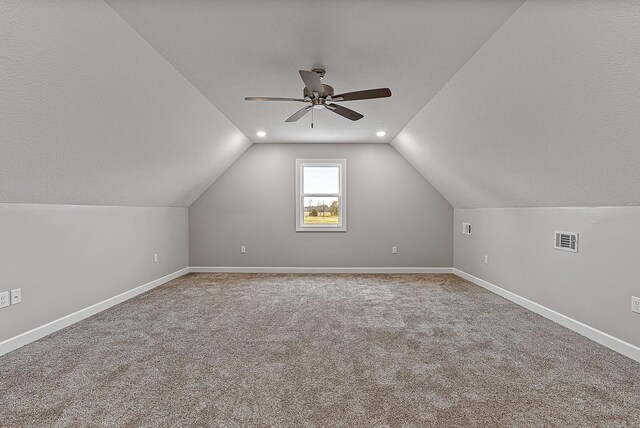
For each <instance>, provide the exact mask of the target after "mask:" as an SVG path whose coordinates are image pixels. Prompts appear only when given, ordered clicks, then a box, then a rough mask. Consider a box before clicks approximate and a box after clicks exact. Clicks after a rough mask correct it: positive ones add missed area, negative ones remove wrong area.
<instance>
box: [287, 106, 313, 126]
mask: <svg viewBox="0 0 640 428" xmlns="http://www.w3.org/2000/svg"><path fill="white" fill-rule="evenodd" d="M312 108H313V107H312V106H306V107H303V108H301V109H300V110H298V111H297V112H295V113H293V115H291V117H290V118H289V119H287V120H285V122H295V121H296V120H298V119H300V118H301V117H302V116H304V115H305V114H307V112H308V111H309V110H311V109H312Z"/></svg>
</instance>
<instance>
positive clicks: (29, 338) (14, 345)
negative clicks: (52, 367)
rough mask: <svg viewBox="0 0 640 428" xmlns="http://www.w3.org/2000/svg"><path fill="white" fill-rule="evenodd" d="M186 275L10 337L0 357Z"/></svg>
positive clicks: (181, 272) (148, 285) (0, 346)
mask: <svg viewBox="0 0 640 428" xmlns="http://www.w3.org/2000/svg"><path fill="white" fill-rule="evenodd" d="M186 273H189V268H188V267H186V268H183V269H180V270H178V271H176V272H173V273H170V274H169V275H165V276H163V277H162V278H158V279H156V280H153V281H151V282H147V283H146V284H144V285H141V286H139V287H136V288H133V289H131V290H128V291H125V292H124V293H120V294H118V295H117V296H113V297H110V298H108V299H106V300H103V301H102V302H99V303H96V304H95V305H91V306H89V307H87V308H84V309H80V310H79V311H76V312H74V313H72V314H69V315H65V316H63V317H62V318H58V319H57V320H54V321H51V322H49V323H47V324H44V325H41V326H40V327H36V328H34V329H33V330H29V331H27V332H25V333H22V334H19V335H17V336H14V337H11V338H9V339H7V340H4V341H2V342H0V355H4V354H6V353H7V352H11V351H13V350H14V349H18V348H20V347H21V346H24V345H26V344H28V343H31V342H35V341H36V340H38V339H42V338H43V337H45V336H47V335H49V334H51V333H54V332H56V331H58V330H61V329H63V328H65V327H68V326H70V325H71V324H75V323H77V322H78V321H82V320H83V319H85V318H88V317H90V316H91V315H95V314H97V313H98V312H102V311H104V310H105V309H108V308H110V307H112V306H115V305H117V304H118V303H122V302H124V301H125V300H129V299H131V298H132V297H135V296H137V295H139V294H142V293H144V292H145V291H149V290H151V289H153V288H156V287H158V286H159V285H162V284H164V283H166V282H169V281H171V280H172V279H175V278H178V277H179V276H182V275H184V274H186Z"/></svg>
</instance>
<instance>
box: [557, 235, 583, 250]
mask: <svg viewBox="0 0 640 428" xmlns="http://www.w3.org/2000/svg"><path fill="white" fill-rule="evenodd" d="M555 248H556V249H557V250H564V251H572V252H574V253H577V252H578V234H577V233H574V232H558V231H556V239H555Z"/></svg>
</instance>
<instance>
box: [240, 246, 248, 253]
mask: <svg viewBox="0 0 640 428" xmlns="http://www.w3.org/2000/svg"><path fill="white" fill-rule="evenodd" d="M240 254H247V246H246V245H240Z"/></svg>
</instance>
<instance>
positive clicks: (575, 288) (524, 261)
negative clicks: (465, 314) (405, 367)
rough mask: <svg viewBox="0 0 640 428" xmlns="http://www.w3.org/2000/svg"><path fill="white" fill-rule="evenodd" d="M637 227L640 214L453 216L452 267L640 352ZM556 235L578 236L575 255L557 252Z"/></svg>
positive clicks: (564, 211) (471, 212)
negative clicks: (468, 227)
mask: <svg viewBox="0 0 640 428" xmlns="http://www.w3.org/2000/svg"><path fill="white" fill-rule="evenodd" d="M639 221H640V207H610V208H486V209H456V210H455V222H454V245H455V260H454V266H455V267H456V268H457V269H460V270H462V271H465V272H467V273H469V274H471V275H474V276H476V277H478V278H481V279H483V280H485V281H488V282H490V283H492V284H495V285H497V286H499V287H501V288H504V289H506V290H509V291H511V292H513V293H516V294H518V295H520V296H522V297H525V298H527V299H529V300H532V301H534V302H536V303H538V304H541V305H543V306H546V307H547V308H550V309H553V310H555V311H557V312H560V313H561V314H563V315H566V316H569V317H571V318H573V319H575V320H578V321H580V322H583V323H585V324H587V325H589V326H591V327H595V328H597V329H599V330H601V331H603V332H605V333H608V334H610V335H612V336H615V337H617V338H619V339H622V340H624V341H627V342H629V343H632V344H634V345H636V346H640V315H639V314H636V313H633V312H631V296H632V295H633V296H640V269H638V268H637V266H636V264H637V263H638V261H639V260H640V259H639V255H640V228H638V223H639ZM463 222H469V223H472V231H473V235H471V236H467V235H463V234H462V223H463ZM556 230H560V231H569V232H578V233H579V234H580V236H579V252H578V253H577V254H574V253H570V252H566V251H560V250H556V249H554V248H553V238H554V231H556ZM485 254H487V255H488V256H489V263H488V264H486V265H485V264H484V255H485Z"/></svg>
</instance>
